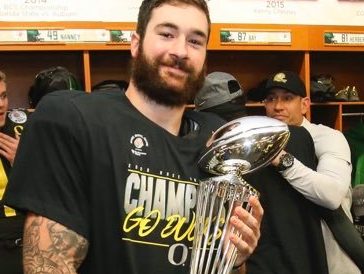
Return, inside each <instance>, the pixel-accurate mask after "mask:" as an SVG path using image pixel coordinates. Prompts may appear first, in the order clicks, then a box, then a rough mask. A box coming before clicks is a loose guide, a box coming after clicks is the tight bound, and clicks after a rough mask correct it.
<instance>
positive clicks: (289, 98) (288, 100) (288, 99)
mask: <svg viewBox="0 0 364 274" xmlns="http://www.w3.org/2000/svg"><path fill="white" fill-rule="evenodd" d="M293 98H294V97H293V96H291V95H287V96H284V97H283V100H284V101H286V102H290V101H292V100H293Z"/></svg>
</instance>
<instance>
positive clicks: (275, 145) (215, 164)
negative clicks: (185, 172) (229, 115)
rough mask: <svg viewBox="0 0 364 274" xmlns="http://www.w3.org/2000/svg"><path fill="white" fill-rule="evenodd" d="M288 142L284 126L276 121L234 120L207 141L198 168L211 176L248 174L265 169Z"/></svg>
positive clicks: (287, 132) (264, 119)
mask: <svg viewBox="0 0 364 274" xmlns="http://www.w3.org/2000/svg"><path fill="white" fill-rule="evenodd" d="M288 139H289V129H288V126H287V125H286V124H285V123H283V122H281V121H279V120H277V119H273V118H269V117H266V116H247V117H242V118H238V119H235V120H233V121H230V122H228V123H227V124H225V125H223V126H222V127H220V128H219V129H218V130H217V131H216V132H215V133H214V134H213V135H212V136H211V137H210V139H209V140H208V142H207V149H206V151H205V153H203V155H202V157H201V158H200V160H199V162H198V165H199V166H200V167H201V168H202V169H203V170H204V171H206V172H208V173H212V174H215V175H223V174H227V173H232V172H238V173H239V174H246V173H250V172H253V171H255V170H257V169H258V168H261V167H263V166H266V165H268V164H269V163H270V162H271V161H272V160H273V159H274V158H275V157H276V156H277V155H278V153H279V152H280V151H281V150H282V149H283V148H284V147H285V145H286V144H287V142H288Z"/></svg>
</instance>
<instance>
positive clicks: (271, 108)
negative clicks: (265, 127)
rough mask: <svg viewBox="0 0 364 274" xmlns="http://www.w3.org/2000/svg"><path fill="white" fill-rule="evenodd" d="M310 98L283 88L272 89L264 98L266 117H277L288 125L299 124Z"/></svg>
mask: <svg viewBox="0 0 364 274" xmlns="http://www.w3.org/2000/svg"><path fill="white" fill-rule="evenodd" d="M309 104H310V99H309V98H308V97H305V98H302V97H300V96H298V95H296V94H293V93H291V92H288V91H286V90H284V89H279V88H274V89H272V90H271V91H270V92H269V93H268V95H267V97H266V99H265V100H264V105H265V110H266V114H267V116H268V117H272V118H275V119H278V120H280V121H282V122H285V123H286V124H288V125H296V126H299V125H301V124H302V121H303V117H304V115H305V114H306V112H307V111H308V108H309Z"/></svg>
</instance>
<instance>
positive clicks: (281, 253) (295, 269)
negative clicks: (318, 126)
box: [246, 126, 328, 274]
mask: <svg viewBox="0 0 364 274" xmlns="http://www.w3.org/2000/svg"><path fill="white" fill-rule="evenodd" d="M290 133H291V135H290V139H289V142H288V144H287V147H286V148H285V150H286V151H288V152H290V153H291V154H293V155H294V156H295V158H297V159H298V160H300V161H301V162H302V163H303V164H304V165H306V166H307V167H309V168H311V169H314V170H315V169H316V163H317V160H316V156H315V149H314V144H313V140H312V137H311V135H310V134H309V132H308V131H307V130H306V129H305V128H304V127H296V126H290ZM246 179H247V181H248V182H249V183H250V184H251V185H253V186H254V187H255V188H256V189H257V190H258V191H259V192H260V194H261V196H260V201H261V203H262V206H263V208H264V217H263V221H262V224H261V235H262V236H261V238H260V240H259V244H258V247H257V249H256V250H255V251H254V253H253V255H252V256H251V257H250V258H249V260H248V263H247V269H248V271H247V273H248V274H318V273H320V274H325V273H328V270H327V269H328V268H327V261H326V253H325V246H324V241H323V236H322V230H321V223H320V220H321V217H320V214H319V210H318V209H319V207H318V206H317V205H315V204H314V203H312V202H310V201H309V200H307V199H306V198H305V197H304V196H303V195H302V194H301V193H299V192H298V191H297V190H295V189H294V188H293V187H292V186H291V185H290V184H289V183H288V182H287V181H286V180H285V179H284V178H283V177H282V175H281V174H280V173H279V172H278V171H277V170H276V169H275V168H274V167H272V166H267V167H265V168H263V169H261V170H259V171H257V172H255V173H254V174H252V175H250V176H247V178H246Z"/></svg>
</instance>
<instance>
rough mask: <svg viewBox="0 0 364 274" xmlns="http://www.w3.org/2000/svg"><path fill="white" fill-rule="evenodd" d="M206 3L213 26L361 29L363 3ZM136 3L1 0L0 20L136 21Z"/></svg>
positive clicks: (131, 0) (219, 0)
mask: <svg viewBox="0 0 364 274" xmlns="http://www.w3.org/2000/svg"><path fill="white" fill-rule="evenodd" d="M207 2H208V5H209V7H210V13H211V19H212V22H214V23H246V24H249V23H253V24H259V23H261V24H302V25H346V26H364V0H208V1H207ZM140 3H141V0H103V1H99V0H77V1H74V0H1V1H0V21H15V22H17V21H37V22H39V21H94V22H98V21H100V22H136V18H137V14H138V8H139V5H140ZM0 26H1V23H0Z"/></svg>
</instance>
